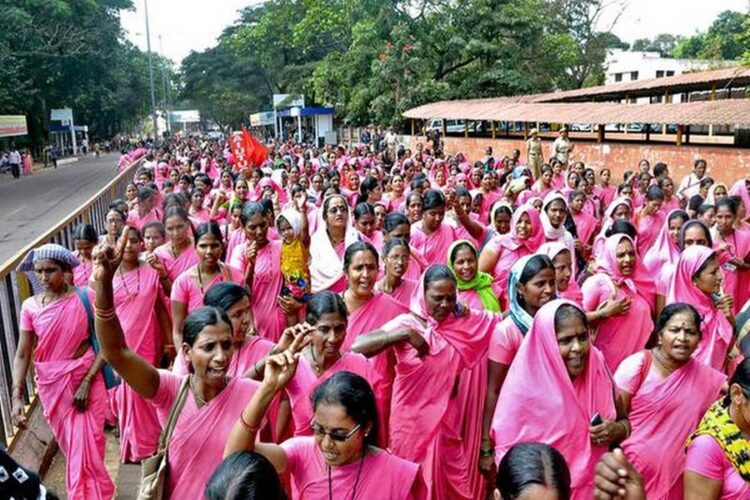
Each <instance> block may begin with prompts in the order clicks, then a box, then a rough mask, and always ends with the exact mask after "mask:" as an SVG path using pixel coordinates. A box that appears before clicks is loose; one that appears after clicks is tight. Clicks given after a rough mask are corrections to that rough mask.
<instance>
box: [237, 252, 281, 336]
mask: <svg viewBox="0 0 750 500" xmlns="http://www.w3.org/2000/svg"><path fill="white" fill-rule="evenodd" d="M247 245H248V243H247V242H244V243H241V244H239V245H237V246H236V247H235V249H234V252H232V256H231V257H230V260H229V265H230V266H231V267H233V268H235V269H238V270H239V271H240V273H241V274H242V275H243V276H244V274H245V271H246V269H247V257H246V256H245V252H246V250H247ZM283 284H284V276H283V275H282V274H281V241H280V240H274V241H269V242H268V243H267V244H266V245H265V246H263V247H262V248H260V249H258V252H257V253H256V256H255V270H254V274H253V287H252V288H253V289H252V290H251V293H250V304H251V305H252V308H253V316H254V317H255V319H256V325H257V327H258V334H259V335H260V336H261V337H263V338H266V339H268V340H270V341H272V342H278V341H279V339H280V338H281V332H283V331H284V328H286V316H285V315H284V311H283V310H282V309H281V307H280V306H279V304H278V298H279V295H280V294H281V287H282V285H283Z"/></svg>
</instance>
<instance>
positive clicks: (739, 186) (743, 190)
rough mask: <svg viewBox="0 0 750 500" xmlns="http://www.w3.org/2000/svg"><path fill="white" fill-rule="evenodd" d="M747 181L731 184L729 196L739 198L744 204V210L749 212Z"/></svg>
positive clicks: (749, 199) (742, 180)
mask: <svg viewBox="0 0 750 500" xmlns="http://www.w3.org/2000/svg"><path fill="white" fill-rule="evenodd" d="M747 182H748V181H747V179H740V180H738V181H737V182H735V183H734V184H732V189H730V190H729V196H739V197H740V198H742V202H743V203H744V204H745V210H747V211H748V212H750V193H749V192H748V191H747Z"/></svg>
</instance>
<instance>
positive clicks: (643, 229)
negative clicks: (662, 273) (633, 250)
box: [636, 212, 667, 255]
mask: <svg viewBox="0 0 750 500" xmlns="http://www.w3.org/2000/svg"><path fill="white" fill-rule="evenodd" d="M666 221H667V218H666V217H665V216H664V213H663V212H656V213H655V214H653V215H647V216H640V217H638V226H637V227H636V229H637V230H638V255H645V254H646V252H647V251H648V250H649V249H650V248H651V246H652V245H653V244H654V242H655V241H656V239H657V237H658V236H659V234H660V231H661V229H662V227H663V226H664V224H665V223H666Z"/></svg>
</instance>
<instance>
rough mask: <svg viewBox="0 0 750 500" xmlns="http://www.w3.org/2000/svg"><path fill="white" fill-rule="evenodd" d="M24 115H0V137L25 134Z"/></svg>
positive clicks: (26, 131) (27, 131)
mask: <svg viewBox="0 0 750 500" xmlns="http://www.w3.org/2000/svg"><path fill="white" fill-rule="evenodd" d="M28 133H29V130H28V128H27V127H26V116H25V115H0V137H14V136H17V135H27V134H28Z"/></svg>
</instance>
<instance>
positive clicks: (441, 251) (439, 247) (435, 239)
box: [411, 221, 460, 264]
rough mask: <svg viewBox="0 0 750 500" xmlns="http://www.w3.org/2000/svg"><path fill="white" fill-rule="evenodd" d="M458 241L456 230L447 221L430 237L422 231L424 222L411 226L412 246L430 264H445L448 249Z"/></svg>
mask: <svg viewBox="0 0 750 500" xmlns="http://www.w3.org/2000/svg"><path fill="white" fill-rule="evenodd" d="M457 239H460V238H458V237H457V236H456V232H455V230H454V229H453V228H452V227H451V226H450V225H449V224H448V223H447V222H445V221H443V222H442V223H441V224H440V227H439V228H438V229H437V230H436V231H435V232H433V233H432V234H429V235H428V234H426V233H425V232H424V231H423V230H422V221H419V222H417V223H416V224H412V226H411V245H412V246H413V247H414V248H415V249H416V250H417V252H419V254H420V255H422V256H423V257H424V258H425V260H426V261H427V262H428V263H430V264H445V256H446V255H448V247H449V246H451V244H452V243H453V242H454V241H456V240H457Z"/></svg>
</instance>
